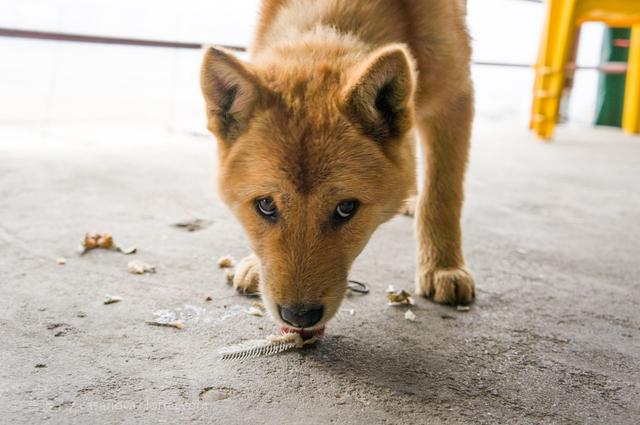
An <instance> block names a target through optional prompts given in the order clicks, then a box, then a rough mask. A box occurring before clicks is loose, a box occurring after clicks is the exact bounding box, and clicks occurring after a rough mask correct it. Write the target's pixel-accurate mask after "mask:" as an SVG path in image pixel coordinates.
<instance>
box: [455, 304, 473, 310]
mask: <svg viewBox="0 0 640 425" xmlns="http://www.w3.org/2000/svg"><path fill="white" fill-rule="evenodd" d="M456 310H458V311H469V310H471V307H470V306H468V305H459V306H457V307H456Z"/></svg>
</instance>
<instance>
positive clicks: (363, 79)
mask: <svg viewBox="0 0 640 425" xmlns="http://www.w3.org/2000/svg"><path fill="white" fill-rule="evenodd" d="M414 87H415V73H414V64H413V60H412V59H411V57H410V55H409V53H408V52H407V49H406V48H405V47H404V46H403V45H392V46H386V47H383V48H381V49H379V50H377V51H375V52H373V53H372V54H371V56H370V57H369V59H368V60H366V61H364V63H361V64H359V65H358V66H356V67H355V69H353V70H352V71H351V75H349V77H348V80H347V85H346V88H345V90H344V92H343V93H344V100H343V106H344V110H345V113H346V114H347V116H349V118H350V119H351V120H352V121H353V122H354V123H356V124H358V125H359V126H360V127H361V129H362V131H363V132H364V133H365V134H367V135H368V136H370V137H371V138H373V139H374V140H376V141H379V142H385V141H387V140H390V139H395V138H397V137H399V136H401V135H402V134H404V133H405V132H406V131H408V130H409V129H410V128H411V125H412V124H411V119H412V118H411V111H412V105H411V102H412V98H413V92H414Z"/></svg>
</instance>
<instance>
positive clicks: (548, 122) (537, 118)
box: [531, 0, 576, 139]
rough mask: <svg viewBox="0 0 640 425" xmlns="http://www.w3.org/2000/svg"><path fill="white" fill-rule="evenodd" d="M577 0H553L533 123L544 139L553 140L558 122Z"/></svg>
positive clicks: (538, 67) (535, 93) (538, 78)
mask: <svg viewBox="0 0 640 425" xmlns="http://www.w3.org/2000/svg"><path fill="white" fill-rule="evenodd" d="M575 6H576V0H549V4H548V10H547V18H546V19H547V20H546V27H545V36H544V37H543V41H542V43H541V46H540V49H541V50H540V54H539V60H538V64H537V66H536V84H535V89H534V90H535V92H534V95H533V98H534V101H533V108H532V117H531V124H532V127H533V130H534V131H535V133H536V134H537V135H538V136H539V137H540V138H542V139H550V138H551V137H552V136H553V129H554V127H555V125H556V122H557V121H558V111H559V107H560V97H561V96H562V88H563V85H564V78H565V72H566V71H565V69H566V66H567V59H568V56H569V52H570V48H571V45H572V43H573V37H574V32H575Z"/></svg>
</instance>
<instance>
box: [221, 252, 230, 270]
mask: <svg viewBox="0 0 640 425" xmlns="http://www.w3.org/2000/svg"><path fill="white" fill-rule="evenodd" d="M218 267H220V268H221V269H228V268H231V267H233V257H231V256H230V255H225V256H223V257H220V258H218Z"/></svg>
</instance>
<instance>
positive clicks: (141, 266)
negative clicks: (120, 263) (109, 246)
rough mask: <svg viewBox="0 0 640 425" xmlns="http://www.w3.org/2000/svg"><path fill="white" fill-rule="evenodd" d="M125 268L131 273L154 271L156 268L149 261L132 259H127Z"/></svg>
mask: <svg viewBox="0 0 640 425" xmlns="http://www.w3.org/2000/svg"><path fill="white" fill-rule="evenodd" d="M127 270H128V271H129V273H132V274H144V273H155V272H156V268H155V266H152V265H151V264H149V263H145V262H144V261H138V260H133V261H129V264H127Z"/></svg>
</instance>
